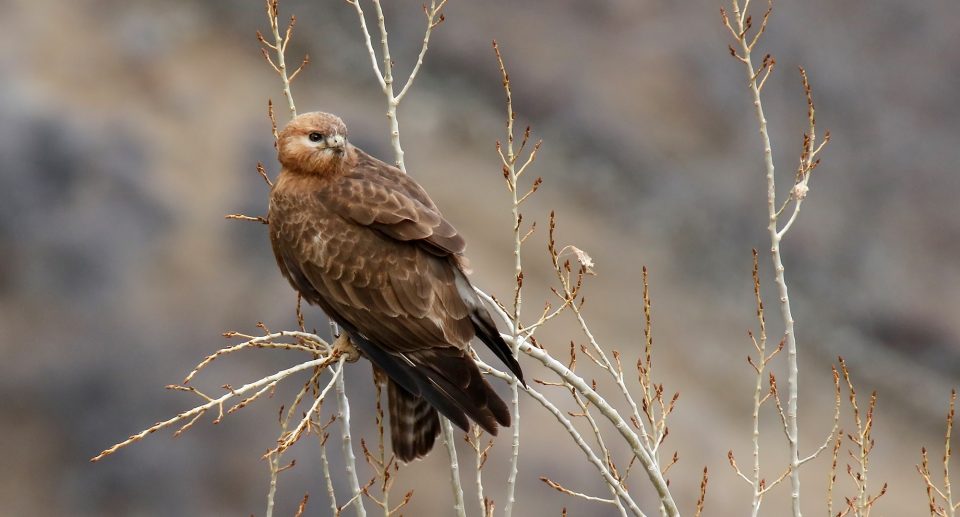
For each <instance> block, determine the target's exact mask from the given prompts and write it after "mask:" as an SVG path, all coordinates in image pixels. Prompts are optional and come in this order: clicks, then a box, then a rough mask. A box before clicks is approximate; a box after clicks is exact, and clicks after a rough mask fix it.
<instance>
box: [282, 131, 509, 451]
mask: <svg viewBox="0 0 960 517" xmlns="http://www.w3.org/2000/svg"><path fill="white" fill-rule="evenodd" d="M277 147H278V151H279V152H278V158H279V161H280V164H281V165H282V166H283V168H282V170H281V171H280V175H279V177H278V178H277V181H276V183H275V184H274V185H273V188H272V190H271V191H270V209H269V215H268V218H269V222H270V242H271V244H272V246H273V252H274V255H275V256H276V259H277V264H278V265H279V266H280V271H281V272H282V273H283V276H284V277H286V278H287V280H288V281H289V282H290V284H291V285H292V286H293V288H294V289H296V290H297V291H298V292H299V293H300V294H301V296H303V298H304V299H305V300H307V301H308V302H310V303H312V304H315V305H318V306H319V307H320V308H321V309H323V311H324V312H325V313H326V314H327V315H328V316H329V317H330V318H331V319H332V320H333V321H335V322H337V324H339V325H340V326H341V327H342V328H343V330H344V331H345V332H346V333H347V335H348V336H349V338H350V340H351V341H352V342H353V343H354V344H355V345H356V346H357V348H359V349H360V351H361V352H362V353H363V355H364V356H365V357H367V359H369V360H370V362H372V363H373V366H374V371H375V373H376V374H377V375H375V377H378V378H383V375H382V374H385V375H386V378H387V379H388V380H387V381H386V383H387V396H388V400H389V403H388V407H389V414H390V438H391V442H392V445H393V451H394V453H395V454H396V456H397V458H399V459H400V460H403V461H411V460H413V459H415V458H419V457H421V456H424V455H425V454H427V453H428V452H429V451H430V449H431V448H432V447H433V444H434V441H435V440H436V437H437V435H438V434H439V433H440V420H439V417H438V412H439V413H440V414H442V415H443V416H445V417H446V418H448V419H450V421H451V422H453V423H454V424H456V425H457V426H458V427H460V428H461V429H463V430H465V431H466V430H467V429H469V426H470V420H473V421H474V422H476V423H477V424H478V425H479V426H480V427H481V428H483V430H485V431H486V432H488V433H490V434H492V435H495V434H497V428H498V426H509V425H510V411H509V410H508V409H507V405H506V404H505V403H504V402H503V400H502V399H500V397H499V396H497V394H496V392H494V390H493V388H491V387H490V385H489V384H488V383H487V382H486V380H484V378H483V376H482V375H481V373H480V370H479V368H478V367H477V365H476V363H475V362H474V361H473V359H472V358H471V356H470V352H469V344H470V341H471V340H472V339H473V338H474V337H478V338H480V340H481V341H483V342H484V344H486V345H487V346H488V347H489V348H490V349H491V350H492V351H493V353H494V354H495V355H496V356H497V357H498V358H499V359H500V360H501V361H503V363H504V364H506V366H507V367H508V368H509V369H510V371H511V372H513V374H514V375H516V376H517V378H518V379H519V380H520V381H521V382H523V372H522V371H521V370H520V365H519V364H518V363H517V360H516V359H515V358H514V357H513V354H512V353H511V350H510V347H509V346H507V344H506V343H505V342H504V340H503V338H501V337H500V332H499V331H498V330H497V327H496V324H495V323H494V322H493V319H492V318H491V317H490V314H489V313H488V312H487V309H486V307H484V305H483V303H482V302H481V301H480V299H479V297H478V296H477V294H476V292H474V290H473V286H472V285H471V284H470V281H469V280H468V279H467V276H466V274H465V269H466V259H465V257H464V255H463V251H464V248H465V246H466V244H465V242H464V240H463V238H462V237H461V236H460V235H459V234H458V233H457V231H456V230H455V229H454V227H453V226H452V225H451V224H450V223H449V222H447V220H446V219H444V218H443V216H442V215H441V213H440V210H439V209H438V208H437V206H436V205H435V204H434V203H433V201H432V200H431V199H430V197H429V196H428V195H427V193H426V192H425V191H424V190H423V188H422V187H421V186H420V185H418V184H417V183H416V182H415V181H413V180H412V179H411V178H410V177H409V176H407V175H406V174H404V173H403V171H401V170H399V169H397V168H396V167H393V166H391V165H388V164H386V163H384V162H382V161H380V160H378V159H376V158H374V157H373V156H370V155H369V154H367V153H365V152H364V151H363V150H361V149H359V148H357V147H354V146H353V145H351V144H350V143H349V142H348V141H347V128H346V126H345V125H344V123H343V121H342V120H340V118H339V117H337V116H335V115H331V114H329V113H320V112H314V113H305V114H303V115H300V116H298V117H296V118H294V119H293V120H292V121H290V123H289V124H287V126H286V127H284V128H283V131H281V132H280V133H279V139H278V146H277Z"/></svg>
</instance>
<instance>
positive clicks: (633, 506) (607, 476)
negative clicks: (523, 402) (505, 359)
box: [477, 342, 645, 517]
mask: <svg viewBox="0 0 960 517" xmlns="http://www.w3.org/2000/svg"><path fill="white" fill-rule="evenodd" d="M523 343H524V344H525V345H526V342H523ZM477 364H478V365H479V366H480V369H481V370H483V371H484V372H487V373H489V374H490V375H493V376H494V377H497V378H499V379H503V380H510V378H511V377H513V376H512V375H509V374H507V373H505V372H501V371H500V370H497V369H496V368H494V367H492V366H490V365H488V364H487V363H485V362H483V361H482V360H480V359H477ZM523 390H524V392H526V394H527V395H529V396H530V397H532V398H533V399H534V400H536V401H537V402H539V403H540V405H542V406H543V407H544V408H546V410H547V411H549V412H550V414H552V415H553V416H554V418H556V419H557V421H558V422H560V424H561V425H562V426H563V427H564V429H566V431H567V433H568V434H570V436H571V437H573V441H574V442H576V444H577V446H578V447H580V450H581V451H583V453H584V454H585V455H586V456H587V460H588V461H589V462H590V464H591V465H593V466H594V467H596V468H597V470H598V471H599V472H600V475H601V476H602V477H603V479H604V481H605V482H606V483H607V485H608V486H610V487H612V488H613V490H614V491H615V492H616V494H617V496H618V497H619V498H620V499H621V500H622V501H623V502H624V503H625V504H626V506H627V507H628V508H629V509H630V512H631V513H632V514H633V515H636V516H638V517H645V515H644V513H643V512H642V511H641V510H640V507H638V506H637V503H636V502H634V500H633V498H632V497H631V496H630V494H629V493H628V492H627V491H626V490H625V489H624V488H623V486H622V485H621V484H620V482H619V481H617V479H616V478H615V477H613V474H611V473H610V470H609V469H608V468H607V466H606V464H604V462H603V460H601V459H600V458H599V457H598V456H597V455H596V453H594V452H593V449H591V448H590V445H589V444H587V442H586V440H584V439H583V436H582V435H581V434H580V432H579V431H577V429H576V427H574V426H573V423H572V422H570V419H569V418H567V417H566V416H565V415H564V414H563V412H562V411H560V409H559V408H557V406H555V405H554V404H553V403H552V402H550V401H549V400H548V399H547V398H546V397H544V396H543V394H541V393H540V392H538V391H537V390H535V389H533V388H531V387H530V386H527V387H526V388H523Z"/></svg>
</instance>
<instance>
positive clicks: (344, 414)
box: [335, 375, 367, 517]
mask: <svg viewBox="0 0 960 517" xmlns="http://www.w3.org/2000/svg"><path fill="white" fill-rule="evenodd" d="M343 378H344V376H343V375H341V376H340V377H337V382H336V384H335V386H336V390H337V404H338V405H339V409H340V412H339V416H338V418H337V420H339V421H340V428H341V429H342V433H341V435H340V439H341V444H342V445H343V458H344V462H345V463H346V470H347V481H348V482H349V484H350V494H351V495H352V497H353V498H352V499H351V500H350V503H349V504H353V508H354V510H356V513H357V517H366V515H367V511H366V509H364V507H363V498H362V497H360V495H361V494H362V492H361V489H360V480H359V479H357V458H356V456H354V454H353V438H352V437H351V436H350V401H349V400H347V391H346V387H345V385H344V382H343Z"/></svg>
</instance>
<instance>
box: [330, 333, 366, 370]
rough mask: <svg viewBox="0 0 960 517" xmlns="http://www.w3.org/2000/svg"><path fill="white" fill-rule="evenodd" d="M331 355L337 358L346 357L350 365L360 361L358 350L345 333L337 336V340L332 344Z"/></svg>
mask: <svg viewBox="0 0 960 517" xmlns="http://www.w3.org/2000/svg"><path fill="white" fill-rule="evenodd" d="M333 353H334V355H337V356H341V355H344V356H346V357H347V361H348V362H351V363H354V362H356V361H357V360H358V359H360V349H359V348H357V347H356V346H354V344H353V343H352V342H351V341H350V338H349V337H348V336H347V333H346V332H343V333H341V334H340V335H339V336H337V340H336V341H334V342H333Z"/></svg>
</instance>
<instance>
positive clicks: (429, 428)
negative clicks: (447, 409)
mask: <svg viewBox="0 0 960 517" xmlns="http://www.w3.org/2000/svg"><path fill="white" fill-rule="evenodd" d="M387 398H388V404H389V408H390V442H391V443H392V444H393V453H394V454H396V455H397V458H398V459H399V460H401V461H405V462H409V461H412V460H414V459H416V458H419V457H421V456H425V455H426V454H427V453H428V452H430V449H432V448H433V444H434V442H435V441H436V439H437V435H439V434H440V418H439V416H438V415H437V410H436V409H433V406H431V405H430V403H429V402H427V400H426V399H424V398H423V397H420V396H416V395H411V394H410V393H408V392H407V390H405V389H403V388H402V387H400V386H399V385H397V383H395V382H393V381H389V382H388V383H387Z"/></svg>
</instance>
